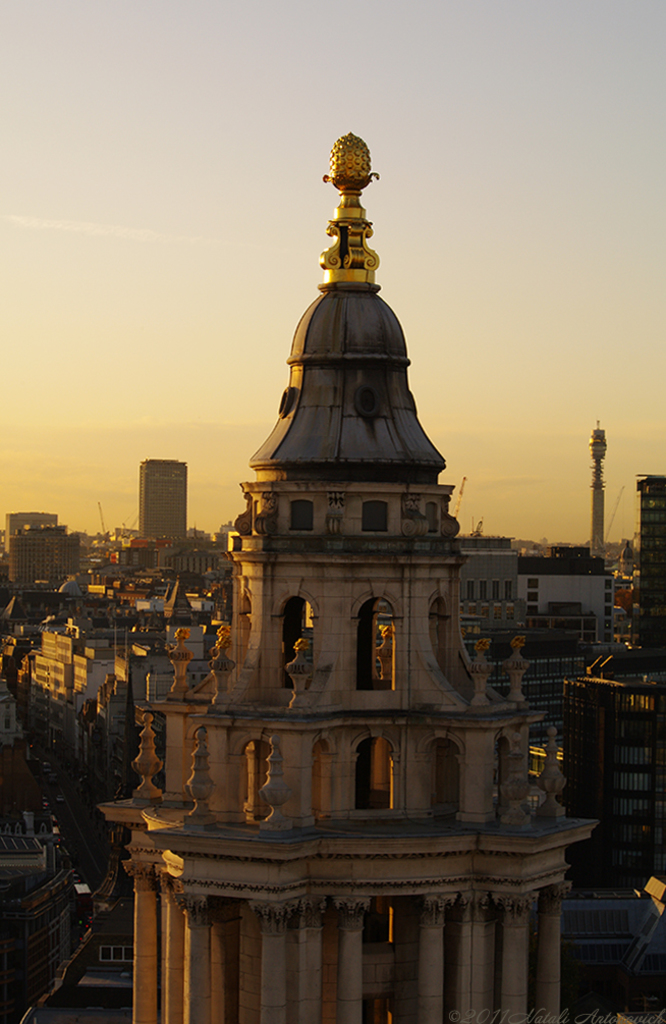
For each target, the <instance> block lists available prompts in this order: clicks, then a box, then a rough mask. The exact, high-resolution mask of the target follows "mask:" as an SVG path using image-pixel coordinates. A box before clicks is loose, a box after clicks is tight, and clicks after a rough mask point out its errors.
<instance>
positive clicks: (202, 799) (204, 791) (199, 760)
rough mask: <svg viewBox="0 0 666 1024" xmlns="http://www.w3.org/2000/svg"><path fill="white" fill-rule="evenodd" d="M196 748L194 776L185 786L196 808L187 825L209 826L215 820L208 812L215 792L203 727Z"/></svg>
mask: <svg viewBox="0 0 666 1024" xmlns="http://www.w3.org/2000/svg"><path fill="white" fill-rule="evenodd" d="M195 736H196V741H197V742H196V746H195V748H194V753H193V754H192V774H191V775H190V777H189V779H188V780H187V782H186V784H185V791H186V792H187V793H188V795H189V796H190V797H191V798H192V800H194V808H193V809H192V810H191V811H190V813H189V814H188V815H187V825H188V826H189V827H192V826H202V825H209V824H210V823H211V822H213V821H215V818H214V817H213V815H212V814H211V813H210V811H209V810H208V800H209V798H210V794H211V793H212V792H213V780H212V779H211V777H210V771H209V768H208V746H207V744H206V729H205V727H204V726H203V725H202V726H200V727H199V728H198V729H197V731H196V733H195Z"/></svg>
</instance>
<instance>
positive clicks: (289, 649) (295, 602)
mask: <svg viewBox="0 0 666 1024" xmlns="http://www.w3.org/2000/svg"><path fill="white" fill-rule="evenodd" d="M313 625H314V623H313V617H312V607H311V605H310V604H309V603H308V602H307V601H305V600H304V599H303V598H302V597H290V598H289V600H288V601H287V603H286V605H285V606H284V615H283V619H282V664H283V666H284V665H288V664H289V662H290V661H293V660H294V658H295V657H296V651H295V650H294V644H295V643H296V641H297V640H302V639H305V640H309V641H310V648H309V649H308V650H307V651H306V652H305V657H306V660H307V661H309V662H311V661H312V643H311V642H312V633H313ZM282 674H283V683H282V685H283V686H287V687H289V688H290V689H291V688H292V681H291V678H290V677H289V676H288V675H287V673H286V672H283V673H282Z"/></svg>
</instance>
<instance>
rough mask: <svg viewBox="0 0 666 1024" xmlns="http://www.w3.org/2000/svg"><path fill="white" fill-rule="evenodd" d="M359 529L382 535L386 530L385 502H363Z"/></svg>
mask: <svg viewBox="0 0 666 1024" xmlns="http://www.w3.org/2000/svg"><path fill="white" fill-rule="evenodd" d="M361 529H363V530H367V531H373V532H377V533H380V532H381V533H384V532H386V530H388V505H387V503H386V502H385V501H364V502H363V515H362V520H361Z"/></svg>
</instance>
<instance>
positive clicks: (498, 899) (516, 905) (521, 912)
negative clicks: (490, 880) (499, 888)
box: [493, 893, 534, 924]
mask: <svg viewBox="0 0 666 1024" xmlns="http://www.w3.org/2000/svg"><path fill="white" fill-rule="evenodd" d="M493 902H494V903H495V905H496V906H498V907H499V908H500V909H501V910H503V911H504V920H505V922H507V923H509V924H523V923H524V922H525V919H526V918H527V917H528V915H529V913H530V910H531V909H532V904H533V903H534V893H530V895H528V896H506V895H504V894H503V893H501V894H499V895H496V896H494V897H493Z"/></svg>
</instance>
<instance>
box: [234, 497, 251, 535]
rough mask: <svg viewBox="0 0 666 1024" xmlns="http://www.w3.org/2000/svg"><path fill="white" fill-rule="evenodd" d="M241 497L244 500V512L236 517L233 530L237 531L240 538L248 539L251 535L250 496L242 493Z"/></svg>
mask: <svg viewBox="0 0 666 1024" xmlns="http://www.w3.org/2000/svg"><path fill="white" fill-rule="evenodd" d="M243 497H244V498H245V501H246V503H247V505H246V508H245V511H244V512H241V514H240V515H239V516H236V518H235V520H234V530H237V531H238V533H240V535H241V537H249V535H250V534H251V533H252V495H251V494H248V493H247V492H245V491H244V492H243Z"/></svg>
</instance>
